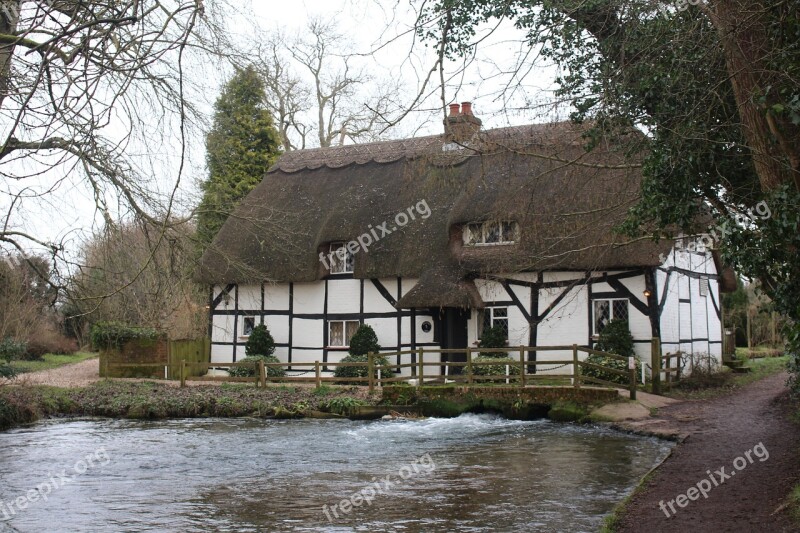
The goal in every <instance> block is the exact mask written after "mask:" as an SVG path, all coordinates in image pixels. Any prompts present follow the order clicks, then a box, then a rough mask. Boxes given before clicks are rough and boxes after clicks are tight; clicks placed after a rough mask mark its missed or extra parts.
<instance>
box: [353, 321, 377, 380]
mask: <svg viewBox="0 0 800 533" xmlns="http://www.w3.org/2000/svg"><path fill="white" fill-rule="evenodd" d="M380 350H381V345H380V344H378V336H377V335H376V334H375V330H374V329H372V326H370V325H368V324H361V325H360V326H359V327H358V329H357V330H356V332H355V334H354V335H353V338H352V339H350V350H349V351H350V355H367V354H368V353H370V352H372V353H378V352H379V351H380ZM364 375H366V374H364Z"/></svg>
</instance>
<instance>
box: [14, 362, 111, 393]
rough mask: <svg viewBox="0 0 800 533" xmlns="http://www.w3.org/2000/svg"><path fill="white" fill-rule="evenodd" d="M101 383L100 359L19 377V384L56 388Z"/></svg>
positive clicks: (17, 380)
mask: <svg viewBox="0 0 800 533" xmlns="http://www.w3.org/2000/svg"><path fill="white" fill-rule="evenodd" d="M95 381H100V359H99V358H94V359H87V360H86V361H81V362H80V363H75V364H73V365H65V366H61V367H58V368H54V369H52V370H41V371H39V372H28V373H26V374H21V375H20V376H18V377H17V379H16V382H17V383H28V384H31V385H52V386H54V387H85V386H86V385H91V384H92V383H94V382H95Z"/></svg>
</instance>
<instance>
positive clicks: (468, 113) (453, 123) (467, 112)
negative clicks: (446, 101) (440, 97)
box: [444, 102, 482, 143]
mask: <svg viewBox="0 0 800 533" xmlns="http://www.w3.org/2000/svg"><path fill="white" fill-rule="evenodd" d="M481 124H482V121H481V119H479V118H478V117H476V116H475V115H473V114H472V102H462V103H461V105H459V104H450V114H449V115H448V116H447V118H446V119H444V132H445V135H446V142H448V143H453V142H455V143H466V142H467V141H469V140H470V139H471V138H472V137H473V136H474V135H475V134H476V133H478V132H479V131H480V129H481Z"/></svg>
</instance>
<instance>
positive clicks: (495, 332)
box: [480, 326, 508, 357]
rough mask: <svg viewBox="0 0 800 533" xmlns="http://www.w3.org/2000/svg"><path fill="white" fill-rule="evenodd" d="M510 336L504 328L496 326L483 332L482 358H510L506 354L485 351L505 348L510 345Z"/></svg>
mask: <svg viewBox="0 0 800 533" xmlns="http://www.w3.org/2000/svg"><path fill="white" fill-rule="evenodd" d="M507 341H508V335H507V334H506V332H505V331H503V329H502V328H500V327H498V326H495V327H493V328H488V329H485V330H483V334H482V335H481V343H480V347H481V356H482V357H508V353H506V352H491V351H483V349H484V348H505V347H506V345H507V344H508V342H507Z"/></svg>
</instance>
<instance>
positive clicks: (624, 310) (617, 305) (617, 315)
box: [613, 300, 628, 322]
mask: <svg viewBox="0 0 800 533" xmlns="http://www.w3.org/2000/svg"><path fill="white" fill-rule="evenodd" d="M613 318H614V320H624V321H626V322H627V321H628V300H614V316H613Z"/></svg>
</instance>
